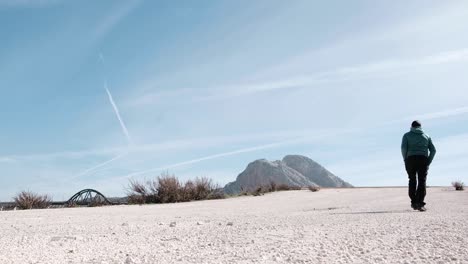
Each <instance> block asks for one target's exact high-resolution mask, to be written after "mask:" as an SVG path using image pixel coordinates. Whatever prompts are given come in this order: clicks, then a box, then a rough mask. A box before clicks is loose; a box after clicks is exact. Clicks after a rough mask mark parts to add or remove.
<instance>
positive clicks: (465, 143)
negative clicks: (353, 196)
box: [0, 0, 468, 200]
mask: <svg viewBox="0 0 468 264" xmlns="http://www.w3.org/2000/svg"><path fill="white" fill-rule="evenodd" d="M466 32H468V3H467V2H466V1H411V2H408V1H385V2H384V1H352V2H351V1H326V2H324V1H299V0H298V1H270V0H269V1H266V0H265V1H243V0H242V1H208V0H207V1H130V0H128V1H84V2H83V1H61V0H37V1H33V0H0V36H1V41H0V89H1V90H0V91H1V96H0V120H2V122H1V123H0V131H1V133H0V173H1V177H0V186H1V187H2V188H1V192H0V200H9V199H11V197H12V196H13V195H14V194H15V193H17V192H19V191H21V190H23V189H29V190H33V191H36V192H40V193H49V194H51V195H53V197H54V198H55V199H56V200H61V199H67V198H69V196H71V195H72V194H74V193H75V192H76V191H78V190H80V189H83V188H88V187H90V188H95V189H98V190H100V191H102V192H104V193H105V194H107V195H108V196H113V195H124V194H125V186H126V185H127V183H128V179H129V178H134V179H139V180H144V179H150V178H152V177H154V176H157V175H159V174H160V173H161V172H164V171H169V172H170V173H174V174H176V175H177V176H178V177H179V178H181V179H188V178H193V177H196V176H207V177H211V178H213V179H214V180H215V181H216V182H218V183H220V184H225V183H227V182H229V181H233V180H234V179H235V178H236V176H237V175H238V174H239V173H240V172H241V171H242V170H243V169H244V168H245V167H246V165H247V164H248V163H249V162H250V161H253V160H255V159H259V158H267V159H271V160H276V159H281V158H282V157H283V156H285V155H287V154H302V155H306V156H309V157H310V158H312V159H314V160H316V161H318V162H320V163H321V164H323V165H324V166H325V167H327V168H328V169H330V170H331V171H332V172H334V173H335V174H336V175H338V176H340V177H341V178H343V179H345V180H347V181H349V182H350V183H352V184H354V185H356V186H385V185H406V183H407V178H406V174H405V171H404V168H403V162H402V158H401V155H400V141H401V136H402V134H403V133H404V132H406V131H407V130H408V129H409V125H410V123H411V121H412V120H413V119H420V120H421V121H422V123H423V126H424V128H425V130H426V132H427V133H428V134H430V135H431V136H432V137H433V140H434V143H435V145H436V147H437V149H438V155H437V156H436V159H435V161H434V164H433V165H432V167H431V170H430V175H429V179H428V182H429V184H430V185H449V184H450V182H451V181H453V180H458V179H460V180H464V181H465V182H468V178H467V177H468V175H467V174H466V173H465V172H466V170H467V169H468V167H467V166H468V165H467V163H466V160H468V132H467V131H468V122H467V121H468V93H467V91H468V75H467V73H466V69H467V66H468V34H466Z"/></svg>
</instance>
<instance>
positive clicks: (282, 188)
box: [276, 184, 301, 191]
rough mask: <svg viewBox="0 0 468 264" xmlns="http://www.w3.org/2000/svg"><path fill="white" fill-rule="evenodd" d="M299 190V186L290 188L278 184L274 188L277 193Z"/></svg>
mask: <svg viewBox="0 0 468 264" xmlns="http://www.w3.org/2000/svg"><path fill="white" fill-rule="evenodd" d="M300 189H301V187H300V186H290V185H287V184H280V185H278V187H277V188H276V190H277V191H297V190H300Z"/></svg>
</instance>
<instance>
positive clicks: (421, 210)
mask: <svg viewBox="0 0 468 264" xmlns="http://www.w3.org/2000/svg"><path fill="white" fill-rule="evenodd" d="M418 211H420V212H425V211H426V207H424V206H421V207H419V208H418Z"/></svg>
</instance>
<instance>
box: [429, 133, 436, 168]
mask: <svg viewBox="0 0 468 264" xmlns="http://www.w3.org/2000/svg"><path fill="white" fill-rule="evenodd" d="M429 152H430V153H429V165H431V163H432V160H433V159H434V156H435V154H436V152H437V150H436V148H435V146H434V144H433V143H432V139H431V138H429Z"/></svg>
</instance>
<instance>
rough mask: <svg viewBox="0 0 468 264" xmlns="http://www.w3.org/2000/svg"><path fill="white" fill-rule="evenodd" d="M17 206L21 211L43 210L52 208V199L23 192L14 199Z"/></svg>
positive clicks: (47, 196)
mask: <svg viewBox="0 0 468 264" xmlns="http://www.w3.org/2000/svg"><path fill="white" fill-rule="evenodd" d="M13 200H14V201H15V205H16V206H17V207H18V208H20V209H43V208H47V207H49V206H50V204H51V202H52V198H51V197H50V196H49V195H40V194H37V193H34V192H31V191H22V192H20V193H19V194H17V195H16V196H15V197H13Z"/></svg>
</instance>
